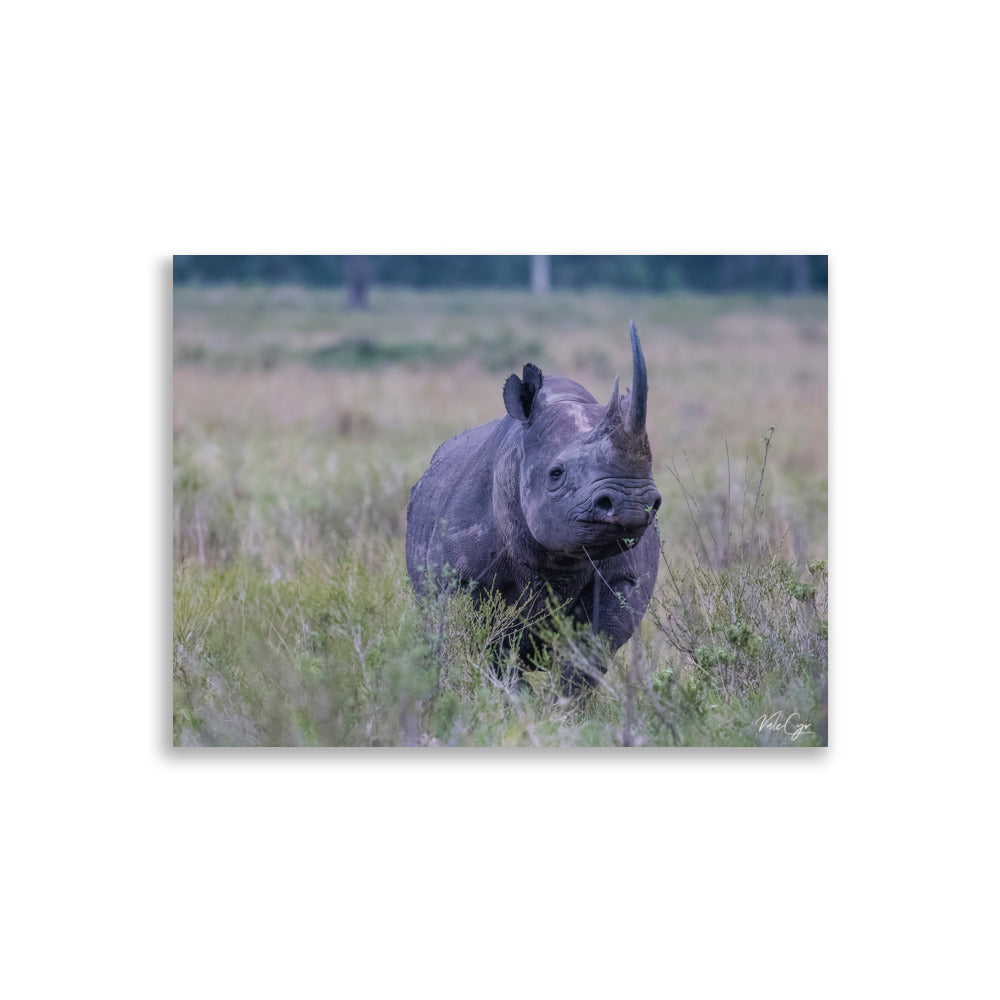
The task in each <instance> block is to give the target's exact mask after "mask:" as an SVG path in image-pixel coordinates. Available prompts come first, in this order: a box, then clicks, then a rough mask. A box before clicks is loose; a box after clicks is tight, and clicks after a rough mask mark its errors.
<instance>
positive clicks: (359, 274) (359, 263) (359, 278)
mask: <svg viewBox="0 0 1000 1000" xmlns="http://www.w3.org/2000/svg"><path fill="white" fill-rule="evenodd" d="M370 280H371V265H370V263H369V261H368V258H367V257H359V256H355V255H348V256H345V257H344V281H345V283H346V284H347V304H348V306H349V307H350V308H351V309H367V308H368V283H369V281H370Z"/></svg>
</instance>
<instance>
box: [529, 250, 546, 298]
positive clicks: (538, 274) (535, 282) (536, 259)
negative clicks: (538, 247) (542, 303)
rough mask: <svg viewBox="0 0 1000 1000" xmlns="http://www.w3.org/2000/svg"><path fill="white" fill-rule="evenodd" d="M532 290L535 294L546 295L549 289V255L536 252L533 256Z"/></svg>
mask: <svg viewBox="0 0 1000 1000" xmlns="http://www.w3.org/2000/svg"><path fill="white" fill-rule="evenodd" d="M531 290H532V291H533V292H534V293H535V295H546V294H547V293H548V290H549V257H548V256H547V255H546V254H535V255H534V256H532V258H531Z"/></svg>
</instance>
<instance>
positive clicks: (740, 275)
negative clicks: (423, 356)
mask: <svg viewBox="0 0 1000 1000" xmlns="http://www.w3.org/2000/svg"><path fill="white" fill-rule="evenodd" d="M531 260H532V258H531V257H529V256H527V255H526V254H501V255H485V254H481V255H475V254H424V255H413V254H391V255H383V256H371V257H351V256H330V255H323V254H305V255H301V256H290V255H281V256H279V255H265V254H258V255H248V254H241V255H226V254H212V255H202V256H187V257H181V256H177V257H175V258H174V282H175V284H220V283H222V284H245V283H255V282H256V283H263V284H274V283H276V282H280V283H283V284H300V285H307V286H313V287H337V286H339V285H341V284H342V283H343V282H344V280H345V278H347V277H348V276H349V275H351V274H352V273H359V274H360V275H361V276H363V277H365V278H366V279H368V280H371V281H374V282H376V283H378V284H379V285H382V286H402V287H406V288H456V287H492V288H497V287H502V288H527V287H528V283H529V280H530V274H531ZM545 261H546V266H547V268H548V270H549V272H550V280H551V285H552V287H553V288H556V289H576V290H581V289H585V288H595V287H610V288H629V289H633V290H637V291H651V292H675V291H698V292H730V291H738V290H744V291H746V290H752V291H759V292H762V291H769V292H775V291H785V292H797V293H802V292H810V291H812V292H825V291H826V289H827V257H826V255H825V254H823V255H820V254H813V255H801V254H758V255H753V254H741V255H733V254H675V255H670V254H615V255H611V254H604V255H601V254H586V255H559V254H556V255H552V256H550V257H547V258H545Z"/></svg>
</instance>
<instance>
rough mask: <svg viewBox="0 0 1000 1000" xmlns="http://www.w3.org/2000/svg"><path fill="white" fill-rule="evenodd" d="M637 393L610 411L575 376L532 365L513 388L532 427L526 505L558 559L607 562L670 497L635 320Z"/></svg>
mask: <svg viewBox="0 0 1000 1000" xmlns="http://www.w3.org/2000/svg"><path fill="white" fill-rule="evenodd" d="M629 333H630V336H631V340H632V391H631V393H626V394H625V395H624V396H621V395H620V394H619V385H618V379H617V378H616V379H615V384H614V388H613V389H612V392H611V399H610V401H609V402H608V405H607V406H606V407H604V406H601V405H600V404H599V403H598V402H597V401H596V400H595V399H594V398H593V396H591V395H590V393H588V392H587V391H586V390H585V389H584V388H583V387H582V386H580V385H578V384H577V383H576V382H573V381H571V380H569V379H565V378H560V377H554V378H545V377H544V376H543V375H542V373H541V371H540V370H539V369H538V368H537V367H535V365H532V364H528V365H525V367H524V371H523V374H522V376H521V378H518V377H517V376H516V375H511V376H510V378H508V379H507V382H506V384H505V385H504V390H503V399H504V405H505V407H506V409H507V413H508V414H509V415H510V416H511V417H513V418H514V419H515V420H517V421H519V422H520V424H521V427H522V448H523V453H522V455H520V456H519V458H520V463H519V477H520V481H519V484H518V489H519V494H520V496H519V499H520V507H521V510H522V512H523V515H524V520H525V522H526V524H527V527H528V530H529V531H530V533H531V535H532V537H533V538H534V540H535V542H536V543H537V545H539V546H540V547H541V548H543V549H545V550H547V551H548V552H549V553H552V554H553V555H556V556H562V557H564V558H571V559H580V560H587V559H589V560H596V559H604V558H607V557H609V556H612V555H616V554H618V553H619V552H622V551H625V550H627V549H629V548H631V547H632V546H634V545H635V543H636V542H638V540H639V539H640V538H641V537H642V535H643V533H644V532H645V530H646V528H648V527H649V525H650V524H651V523H652V522H653V519H654V518H655V516H656V512H657V510H658V509H659V506H660V493H659V491H658V490H657V489H656V485H655V484H654V482H653V475H652V454H651V452H650V448H649V438H648V437H647V435H646V398H647V382H646V362H645V359H644V358H643V355H642V346H641V344H640V343H639V335H638V333H637V332H636V328H635V324H634V323H633V324H631V328H630V331H629Z"/></svg>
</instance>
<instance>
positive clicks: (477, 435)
mask: <svg viewBox="0 0 1000 1000" xmlns="http://www.w3.org/2000/svg"><path fill="white" fill-rule="evenodd" d="M629 332H630V336H631V340H632V392H631V394H630V393H628V392H626V394H625V395H624V397H622V396H619V391H618V379H617V378H616V379H615V384H614V389H613V390H612V393H611V400H610V402H609V403H608V405H607V406H601V405H600V404H599V403H598V402H597V400H595V399H594V397H593V396H591V395H590V393H589V392H587V390H586V389H584V388H583V386H581V385H579V384H578V383H576V382H573V381H571V380H570V379H567V378H561V377H559V376H543V375H542V373H541V371H539V369H538V368H536V367H535V365H533V364H528V365H525V366H524V372H523V374H522V376H521V378H518V377H517V376H516V375H511V376H510V378H508V379H507V382H506V384H505V385H504V387H503V401H504V405H505V407H506V409H507V415H506V416H505V417H501V418H500V419H499V420H494V421H493V422H492V423H489V424H484V425H483V426H482V427H476V428H474V429H473V430H469V431H465V432H464V433H462V434H459V435H457V436H456V437H453V438H451V440H449V441H446V442H445V443H444V444H443V445H441V447H440V448H438V450H437V451H436V452H435V454H434V457H433V458H432V459H431V464H430V468H429V469H428V470H427V471H426V472H425V473H424V475H423V476H422V477H421V478H420V481H419V482H418V483H417V484H416V486H414V487H413V489H412V491H411V492H410V501H409V504H408V506H407V526H406V568H407V571H408V573H409V575H410V580H411V581H412V583H413V586H414V588H415V589H416V590H417V592H418V593H428V592H431V591H433V590H435V589H438V588H441V587H446V586H451V585H454V584H455V583H463V584H468V585H471V586H472V588H473V590H474V591H479V592H481V591H482V590H483V589H485V588H493V589H495V590H497V591H499V592H500V594H501V595H502V596H503V598H504V600H505V601H506V602H507V603H508V604H509V605H511V606H515V607H518V608H520V609H522V611H523V612H524V613H525V614H526V615H530V614H532V613H533V612H534V611H536V610H538V609H540V608H541V607H543V606H544V604H545V602H546V601H547V600H549V599H550V596H551V597H554V598H555V599H556V600H557V601H558V602H559V603H561V604H563V605H564V606H565V607H567V609H568V610H569V611H570V613H571V614H573V615H574V616H575V617H576V618H577V619H578V620H579V621H581V622H584V621H585V622H589V623H590V625H591V626H592V628H593V630H594V631H595V632H597V633H599V634H600V635H602V636H605V637H606V638H607V639H608V641H609V643H610V646H611V649H612V651H614V650H617V649H618V648H620V647H621V646H622V645H624V643H625V642H627V641H628V639H629V638H630V637H631V636H632V634H633V633H634V632H635V631H636V629H637V628H638V626H639V622H640V620H641V618H642V615H643V612H644V611H645V610H646V606H647V605H648V603H649V599H650V596H651V595H652V592H653V585H654V584H655V582H656V571H657V567H658V563H659V545H658V539H657V532H656V529H655V528H654V529H653V530H647V529H648V528H649V527H650V525H652V524H653V521H654V518H655V517H656V512H657V510H658V509H659V506H660V494H659V491H658V490H657V489H656V485H655V484H654V482H653V476H652V455H651V453H650V448H649V439H648V437H647V435H646V396H647V384H646V362H645V359H644V358H643V355H642V347H641V345H640V343H639V336H638V334H637V332H636V328H635V324H634V323H633V324H632V325H631V328H630V331H629ZM520 652H521V655H522V658H529V659H530V655H531V638H530V636H528V637H525V638H524V639H523V640H522V645H521V649H520ZM597 669H598V670H599V671H601V672H603V670H604V669H606V664H603V665H602V664H597ZM591 680H593V678H591Z"/></svg>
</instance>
